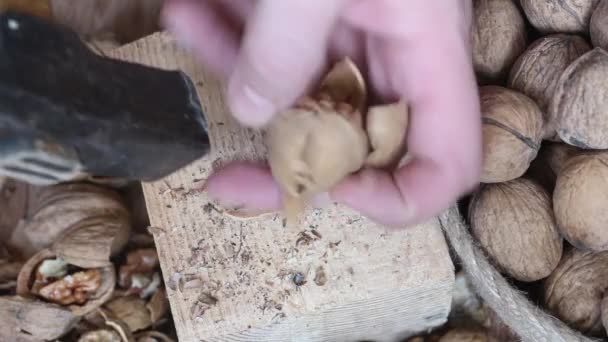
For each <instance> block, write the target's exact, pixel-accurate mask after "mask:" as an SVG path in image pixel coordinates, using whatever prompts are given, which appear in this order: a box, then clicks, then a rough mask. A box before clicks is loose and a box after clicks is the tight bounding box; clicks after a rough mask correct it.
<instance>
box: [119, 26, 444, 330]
mask: <svg viewBox="0 0 608 342" xmlns="http://www.w3.org/2000/svg"><path fill="white" fill-rule="evenodd" d="M110 55H111V56H113V57H117V58H121V59H125V60H130V61H137V62H140V63H142V64H148V65H154V66H157V67H161V68H167V69H177V68H178V69H181V70H183V71H184V72H186V74H188V75H189V76H190V77H191V78H193V80H194V82H195V84H196V86H197V90H198V92H199V97H200V100H201V103H202V106H203V108H204V111H205V113H206V116H207V120H208V122H209V129H210V137H211V140H212V153H211V154H210V155H208V156H206V157H205V158H203V159H201V160H199V161H197V162H195V163H194V164H192V165H190V166H188V167H186V168H185V169H183V170H181V171H179V172H176V173H175V174H173V175H171V176H169V177H167V178H166V179H163V180H161V181H158V182H155V183H151V184H144V193H145V198H146V203H147V207H148V212H149V215H150V221H151V224H152V226H153V227H154V228H152V229H151V230H152V231H153V233H154V237H155V240H156V242H157V245H158V251H159V255H160V258H161V264H162V269H163V274H164V277H165V281H166V283H167V284H168V288H169V289H168V295H169V299H170V302H171V308H172V310H173V314H174V317H175V320H176V326H177V330H178V333H179V337H180V341H281V342H282V341H361V340H374V341H397V340H398V339H399V338H403V337H406V336H409V335H410V334H411V333H413V332H418V331H421V330H425V329H427V328H430V327H433V326H436V325H439V324H442V323H443V322H445V320H446V317H447V315H448V311H449V309H450V303H451V294H452V289H453V285H454V273H453V265H452V263H451V260H450V257H449V254H448V249H447V245H446V242H445V240H444V237H443V235H442V233H441V230H440V227H439V222H438V220H436V219H433V220H430V221H429V222H427V223H425V224H422V225H419V226H416V227H412V228H410V229H408V230H404V231H399V232H388V231H385V230H384V229H382V228H380V227H378V226H376V225H374V224H372V223H371V222H369V221H367V220H366V219H365V218H363V217H361V216H360V215H358V214H356V213H354V212H352V211H350V210H347V209H345V208H341V207H337V206H332V207H329V208H325V209H324V210H311V211H310V212H309V213H308V215H307V219H306V222H304V223H303V224H302V225H301V227H299V228H296V229H291V230H290V229H286V228H284V227H283V224H282V221H283V220H282V217H281V216H280V215H278V214H269V215H266V216H263V217H259V218H256V219H252V220H239V219H235V218H232V217H230V216H227V215H226V214H225V213H223V212H222V210H221V209H220V208H219V207H218V206H216V205H215V204H213V203H211V202H210V201H209V199H208V198H207V196H206V194H205V193H204V192H203V191H201V187H202V185H203V184H204V180H205V179H206V177H207V176H208V175H209V173H210V172H211V171H212V169H213V168H214V167H217V166H218V165H221V164H222V163H223V162H225V161H227V160H233V159H259V158H262V157H263V156H264V153H265V151H264V147H263V143H262V139H261V135H260V133H259V132H254V131H250V130H247V129H243V128H241V127H240V126H239V125H238V124H237V123H236V122H235V121H234V120H233V119H232V118H231V117H230V115H229V114H228V113H229V112H228V110H227V108H226V106H225V103H224V101H223V98H222V85H221V84H220V83H218V82H217V81H216V80H214V79H213V78H212V77H210V76H209V75H208V74H206V73H205V72H204V71H203V70H202V69H201V68H200V67H199V64H198V63H197V62H196V60H195V59H193V58H192V57H191V56H190V55H189V54H188V53H186V52H185V51H183V50H181V49H179V48H178V47H177V44H176V43H175V42H174V41H173V40H172V38H171V37H170V36H169V35H168V34H166V33H159V34H156V35H153V36H150V37H147V38H145V39H143V40H139V41H137V42H135V43H133V44H131V45H128V46H125V47H122V48H120V49H118V50H115V51H113V52H112V53H111V54H110ZM176 114H178V113H176ZM158 162H159V163H162V156H159V159H158ZM297 273H300V274H301V275H303V276H304V279H305V281H306V282H305V283H304V284H303V285H301V286H296V285H295V284H294V281H293V279H294V276H295V275H296V274H297Z"/></svg>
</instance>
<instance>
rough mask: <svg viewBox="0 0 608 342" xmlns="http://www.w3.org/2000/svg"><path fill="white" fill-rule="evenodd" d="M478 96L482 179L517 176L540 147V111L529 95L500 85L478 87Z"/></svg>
mask: <svg viewBox="0 0 608 342" xmlns="http://www.w3.org/2000/svg"><path fill="white" fill-rule="evenodd" d="M480 99H481V112H482V120H483V150H484V151H483V156H484V161H483V171H482V176H481V181H482V182H484V183H496V182H505V181H508V180H512V179H515V178H518V177H520V176H521V175H523V174H524V173H525V172H526V170H527V169H528V167H529V166H530V163H531V162H532V160H534V158H535V157H536V155H537V153H538V150H539V149H540V143H541V134H542V127H543V118H542V113H541V111H540V109H539V108H538V106H537V105H536V103H534V101H532V100H531V99H530V98H529V97H527V96H525V95H523V94H520V93H518V92H516V91H514V90H510V89H506V88H503V87H498V86H485V87H481V88H480Z"/></svg>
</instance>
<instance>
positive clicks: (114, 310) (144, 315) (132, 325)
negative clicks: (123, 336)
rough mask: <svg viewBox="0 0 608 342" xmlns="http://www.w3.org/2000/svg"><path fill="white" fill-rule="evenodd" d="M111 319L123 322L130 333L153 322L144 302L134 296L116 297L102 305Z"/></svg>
mask: <svg viewBox="0 0 608 342" xmlns="http://www.w3.org/2000/svg"><path fill="white" fill-rule="evenodd" d="M104 308H105V309H107V310H108V311H109V312H110V313H111V315H112V317H115V318H116V319H119V320H121V321H123V322H124V323H126V324H127V326H129V329H130V330H131V331H132V332H136V331H139V330H143V329H146V328H148V327H150V326H151V325H152V324H153V323H154V322H153V321H152V318H151V315H150V311H149V310H148V308H147V307H146V301H145V300H143V299H141V298H139V297H135V296H126V297H117V298H114V299H112V300H111V301H109V302H107V303H106V304H105V305H104Z"/></svg>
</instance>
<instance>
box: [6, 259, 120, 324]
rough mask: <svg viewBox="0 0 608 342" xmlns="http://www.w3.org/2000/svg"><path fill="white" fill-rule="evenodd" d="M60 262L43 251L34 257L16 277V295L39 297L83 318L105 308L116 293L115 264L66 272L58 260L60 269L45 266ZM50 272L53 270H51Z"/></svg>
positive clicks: (72, 268)
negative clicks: (50, 262) (47, 261)
mask: <svg viewBox="0 0 608 342" xmlns="http://www.w3.org/2000/svg"><path fill="white" fill-rule="evenodd" d="M49 259H51V260H53V259H57V255H56V254H55V253H54V252H53V251H51V250H49V249H44V250H42V251H40V252H38V253H37V254H35V255H34V256H33V257H31V258H30V259H29V260H28V261H27V262H26V263H25V264H24V265H23V268H22V269H21V271H20V273H19V277H18V278H17V294H18V295H20V296H23V297H28V298H31V297H38V298H41V299H43V300H44V301H48V302H52V303H56V304H59V305H65V306H66V307H67V308H68V309H69V310H70V311H71V312H72V313H73V314H74V315H76V316H84V315H86V314H88V313H90V312H92V311H94V310H95V309H97V308H99V307H100V306H101V305H103V304H104V303H105V302H106V301H107V300H108V299H109V298H111V297H112V294H113V293H114V288H115V286H116V273H115V270H114V266H113V265H112V264H110V265H108V266H105V267H102V268H95V269H85V270H78V269H77V267H75V266H74V265H67V270H65V269H64V268H62V267H59V266H61V262H57V261H56V260H55V261H53V262H52V263H57V264H59V266H58V267H48V266H46V267H47V269H46V271H45V268H44V267H42V270H43V273H45V272H47V271H48V272H49V273H45V274H42V273H41V272H39V271H40V269H41V266H43V265H45V263H44V262H45V260H49ZM49 270H50V271H49Z"/></svg>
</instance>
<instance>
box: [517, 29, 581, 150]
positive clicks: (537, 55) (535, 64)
mask: <svg viewBox="0 0 608 342" xmlns="http://www.w3.org/2000/svg"><path fill="white" fill-rule="evenodd" d="M589 50H591V47H590V46H589V44H588V43H587V42H586V41H585V40H584V39H583V38H581V37H579V36H576V35H568V34H554V35H549V36H545V37H542V38H540V39H537V40H535V41H534V42H533V43H532V44H530V46H529V47H528V48H527V49H526V51H525V52H524V53H523V54H522V55H521V56H520V57H519V58H518V59H517V61H516V62H515V64H514V65H513V68H512V69H511V73H510V74H509V81H508V87H509V88H511V89H514V90H517V91H519V92H521V93H523V94H525V95H527V96H529V97H530V98H531V99H533V100H534V101H536V103H537V104H538V106H539V107H540V109H541V110H542V112H543V115H544V121H545V126H544V134H543V138H545V139H551V140H555V139H556V137H555V135H556V133H555V124H554V122H553V121H554V118H552V117H550V116H549V111H548V109H549V104H550V102H551V98H552V97H553V93H554V92H555V87H556V85H557V81H558V80H559V76H560V75H561V74H562V72H563V71H564V70H565V69H566V68H567V67H568V65H570V63H572V61H574V60H575V59H577V58H578V57H580V56H582V55H583V54H584V53H586V52H588V51H589Z"/></svg>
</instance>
